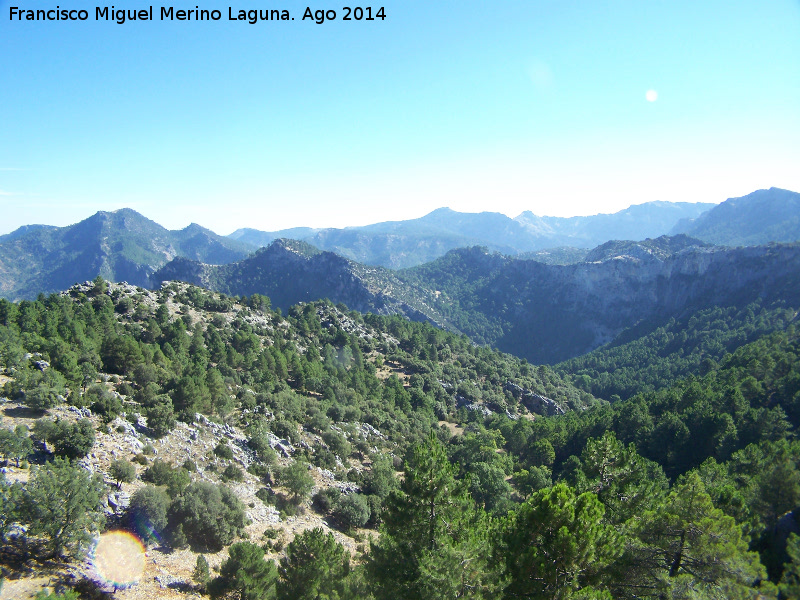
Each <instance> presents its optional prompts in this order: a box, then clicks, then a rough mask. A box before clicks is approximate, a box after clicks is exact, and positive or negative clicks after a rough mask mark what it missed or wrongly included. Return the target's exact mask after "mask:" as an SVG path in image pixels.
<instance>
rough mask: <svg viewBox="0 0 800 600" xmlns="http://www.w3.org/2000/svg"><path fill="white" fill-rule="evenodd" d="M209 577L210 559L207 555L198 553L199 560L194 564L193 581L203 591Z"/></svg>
mask: <svg viewBox="0 0 800 600" xmlns="http://www.w3.org/2000/svg"><path fill="white" fill-rule="evenodd" d="M209 579H210V574H209V569H208V561H207V560H206V557H205V556H203V555H202V554H198V555H197V561H196V562H195V565H194V571H192V581H194V582H195V584H196V585H197V587H198V588H200V590H201V591H205V589H206V586H207V585H208V580H209Z"/></svg>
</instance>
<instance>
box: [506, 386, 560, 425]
mask: <svg viewBox="0 0 800 600" xmlns="http://www.w3.org/2000/svg"><path fill="white" fill-rule="evenodd" d="M503 389H504V390H507V391H509V392H511V394H512V395H513V396H514V397H515V398H516V399H517V400H519V401H520V402H522V405H523V406H524V407H525V408H527V409H528V410H529V411H531V412H532V413H536V414H537V415H546V416H548V417H552V416H555V415H563V414H564V409H563V408H561V406H560V405H559V404H558V402H556V401H555V400H552V399H550V398H547V397H545V396H542V395H541V394H537V393H535V392H532V391H530V390H528V389H525V388H522V387H520V386H518V385H517V384H516V383H512V382H510V381H508V382H506V384H505V385H504V386H503Z"/></svg>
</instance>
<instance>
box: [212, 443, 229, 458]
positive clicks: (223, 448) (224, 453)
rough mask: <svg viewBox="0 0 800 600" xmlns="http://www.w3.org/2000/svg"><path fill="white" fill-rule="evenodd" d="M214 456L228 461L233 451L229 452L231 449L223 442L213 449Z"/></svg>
mask: <svg viewBox="0 0 800 600" xmlns="http://www.w3.org/2000/svg"><path fill="white" fill-rule="evenodd" d="M214 454H215V455H217V456H219V457H220V458H226V459H228V460H230V459H232V458H233V450H231V447H230V446H228V444H226V443H224V442H220V443H219V444H217V447H216V448H214Z"/></svg>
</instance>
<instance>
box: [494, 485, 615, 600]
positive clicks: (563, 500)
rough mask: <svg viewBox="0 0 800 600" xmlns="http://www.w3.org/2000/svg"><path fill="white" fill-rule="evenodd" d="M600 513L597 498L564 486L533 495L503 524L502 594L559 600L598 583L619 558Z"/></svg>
mask: <svg viewBox="0 0 800 600" xmlns="http://www.w3.org/2000/svg"><path fill="white" fill-rule="evenodd" d="M604 513H605V509H604V508H603V505H602V503H601V502H600V501H599V500H598V499H597V496H595V495H594V494H592V493H591V492H586V493H583V494H580V495H577V494H576V493H575V490H574V489H573V488H571V487H569V486H568V485H567V484H564V483H559V484H557V485H555V486H553V487H552V488H545V489H542V490H539V491H538V492H535V493H534V494H533V495H532V496H531V497H530V498H529V499H528V500H527V501H526V502H525V503H524V504H523V505H522V506H521V507H520V508H519V509H518V510H517V512H516V513H514V514H512V515H511V516H510V517H509V519H508V521H507V523H506V527H505V535H504V542H505V543H504V548H503V549H504V552H505V558H506V564H507V566H508V572H509V574H510V575H511V582H510V584H509V586H508V589H507V594H508V595H509V596H510V597H512V598H540V599H542V600H544V599H560V598H567V597H570V595H571V594H572V593H573V592H576V591H578V590H580V589H582V588H585V587H587V586H591V585H594V584H597V583H598V582H600V581H601V579H602V573H601V572H602V569H603V567H605V566H607V565H608V564H610V563H611V561H613V560H614V559H615V558H617V557H618V556H619V555H620V554H622V540H621V538H620V536H619V535H618V534H617V532H616V531H615V530H614V528H613V527H612V526H611V525H608V524H606V523H605V522H604V519H603V516H604Z"/></svg>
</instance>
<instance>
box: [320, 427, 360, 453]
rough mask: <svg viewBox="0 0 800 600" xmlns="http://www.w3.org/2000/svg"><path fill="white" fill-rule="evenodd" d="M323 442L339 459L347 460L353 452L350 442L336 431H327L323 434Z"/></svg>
mask: <svg viewBox="0 0 800 600" xmlns="http://www.w3.org/2000/svg"><path fill="white" fill-rule="evenodd" d="M322 441H324V442H325V444H327V446H328V448H330V450H331V452H333V453H334V454H336V455H337V456H339V458H347V457H348V456H350V453H351V452H352V451H353V447H352V446H351V445H350V442H348V441H347V440H346V439H345V437H344V436H343V435H342V434H340V433H337V432H335V431H326V432H325V433H323V434H322Z"/></svg>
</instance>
